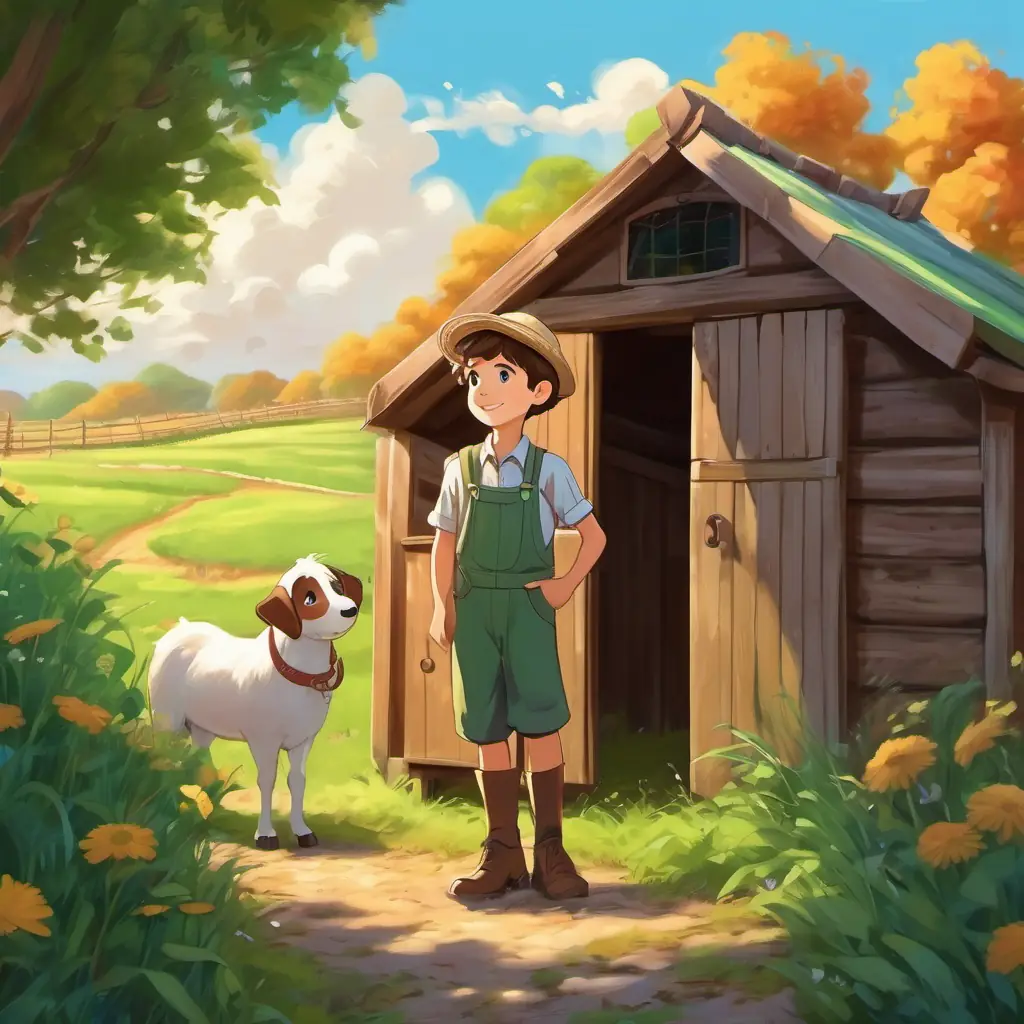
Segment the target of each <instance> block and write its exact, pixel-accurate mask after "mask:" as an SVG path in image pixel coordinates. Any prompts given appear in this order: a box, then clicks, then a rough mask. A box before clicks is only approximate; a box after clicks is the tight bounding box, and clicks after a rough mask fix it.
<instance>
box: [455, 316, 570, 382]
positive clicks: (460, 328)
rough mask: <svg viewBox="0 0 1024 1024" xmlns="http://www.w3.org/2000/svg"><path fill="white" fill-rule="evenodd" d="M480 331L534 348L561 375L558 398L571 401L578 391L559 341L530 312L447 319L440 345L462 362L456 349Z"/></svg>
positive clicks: (559, 376) (456, 361)
mask: <svg viewBox="0 0 1024 1024" xmlns="http://www.w3.org/2000/svg"><path fill="white" fill-rule="evenodd" d="M476 331H496V332H497V333H498V334H504V335H505V336H506V337H508V338H512V340H513V341H518V342H519V343H520V344H521V345H525V346H526V347H527V348H529V349H532V350H533V351H534V352H536V353H537V355H539V356H540V357H541V358H542V359H544V360H546V361H547V362H549V363H550V364H551V365H552V366H553V367H554V369H555V373H556V374H557V375H558V397H559V398H568V397H569V396H570V395H571V394H572V393H573V392H574V391H575V390H576V378H575V377H574V376H573V373H572V367H571V366H570V365H569V363H568V361H567V360H566V358H565V356H564V355H562V346H561V345H559V344H558V338H557V337H556V336H555V335H554V334H553V333H552V332H551V331H550V330H549V329H548V328H547V327H545V326H544V324H542V323H541V322H540V321H539V320H538V319H537V318H536V317H535V316H531V315H530V314H529V313H464V314H463V315H462V316H453V317H452V318H451V319H450V320H446V321H445V322H444V323H443V324H442V325H441V329H440V330H439V331H438V332H437V346H438V348H440V350H441V354H442V355H443V356H444V357H445V359H447V360H448V361H449V362H450V363H458V362H459V355H458V352H457V351H456V346H457V345H458V344H459V342H460V341H462V340H463V339H464V338H465V337H467V336H468V335H470V334H474V333H475V332H476Z"/></svg>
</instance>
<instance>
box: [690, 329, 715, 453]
mask: <svg viewBox="0 0 1024 1024" xmlns="http://www.w3.org/2000/svg"><path fill="white" fill-rule="evenodd" d="M693 354H694V366H693V375H694V380H695V381H696V382H697V383H698V385H699V387H700V401H699V403H698V405H697V406H695V407H694V414H696V413H697V411H698V410H699V413H700V416H699V418H695V419H694V420H693V423H694V438H693V444H694V445H695V447H694V449H693V451H692V453H691V454H692V457H693V458H695V459H701V458H704V459H720V458H721V457H722V455H721V446H722V428H721V424H720V422H719V418H718V417H719V412H718V390H719V389H718V356H719V352H718V324H716V323H701V324H697V326H696V327H695V328H694V330H693Z"/></svg>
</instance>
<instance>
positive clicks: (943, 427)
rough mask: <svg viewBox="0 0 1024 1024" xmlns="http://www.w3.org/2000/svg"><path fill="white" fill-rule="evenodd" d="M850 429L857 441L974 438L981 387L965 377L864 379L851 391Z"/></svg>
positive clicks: (882, 442)
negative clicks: (900, 379)
mask: <svg viewBox="0 0 1024 1024" xmlns="http://www.w3.org/2000/svg"><path fill="white" fill-rule="evenodd" d="M849 429H850V443H851V444H858V445H875V444H878V445H897V444H906V443H907V442H921V441H945V442H947V443H951V444H955V443H957V442H961V441H976V440H977V438H978V437H979V436H980V434H981V401H980V399H979V396H978V387H977V385H976V384H975V382H974V381H973V380H972V379H971V378H970V377H967V376H962V377H949V378H947V379H945V380H936V379H928V378H916V379H914V380H906V381H879V382H876V383H871V384H861V385H858V386H856V387H853V388H851V390H850V421H849Z"/></svg>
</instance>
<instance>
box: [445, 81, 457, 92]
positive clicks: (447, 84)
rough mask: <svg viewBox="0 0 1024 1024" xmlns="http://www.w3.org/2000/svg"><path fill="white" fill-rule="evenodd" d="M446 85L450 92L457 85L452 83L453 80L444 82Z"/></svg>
mask: <svg viewBox="0 0 1024 1024" xmlns="http://www.w3.org/2000/svg"><path fill="white" fill-rule="evenodd" d="M444 87H445V88H446V89H447V90H448V91H449V92H451V90H452V89H454V88H455V86H454V85H452V83H451V82H445V83H444Z"/></svg>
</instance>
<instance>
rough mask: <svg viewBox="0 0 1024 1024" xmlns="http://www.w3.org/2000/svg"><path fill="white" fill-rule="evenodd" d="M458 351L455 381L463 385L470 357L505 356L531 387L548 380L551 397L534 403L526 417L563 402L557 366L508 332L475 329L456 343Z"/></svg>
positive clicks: (536, 414)
mask: <svg viewBox="0 0 1024 1024" xmlns="http://www.w3.org/2000/svg"><path fill="white" fill-rule="evenodd" d="M455 351H456V352H457V353H458V356H459V363H458V369H457V370H456V373H457V376H456V380H458V382H459V383H460V384H465V383H466V377H467V375H468V374H469V368H468V366H467V364H468V363H469V361H470V360H471V359H487V360H490V359H496V358H497V357H498V356H499V355H500V356H504V358H505V359H507V360H508V361H509V362H510V363H511V364H512V365H513V366H518V367H519V369H520V370H522V371H523V372H524V373H525V374H526V383H527V386H528V387H531V388H535V387H536V386H537V385H538V384H539V383H540V382H541V381H542V380H546V381H547V382H548V383H549V384H550V385H551V397H550V398H549V399H548V400H547V401H546V402H542V403H541V404H540V405H533V406H531V407H530V410H529V412H527V414H526V418H527V419H529V418H530V417H531V416H539V415H540V414H541V413H544V412H547V411H548V409H553V408H554V407H555V406H556V405H558V403H559V402H560V401H561V398H560V397H559V395H558V374H557V373H556V372H555V368H554V367H553V366H552V365H551V364H550V363H549V362H548V361H547V360H546V359H545V358H544V357H543V356H542V355H539V354H538V353H536V352H534V350H533V349H532V348H530V347H529V345H524V344H523V343H522V342H521V341H516V339H515V338H510V337H509V336H508V335H507V334H501V333H500V332H499V331H474V332H473V333H472V334H467V335H466V337H465V338H463V339H462V341H460V342H459V343H458V345H456V346H455Z"/></svg>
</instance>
